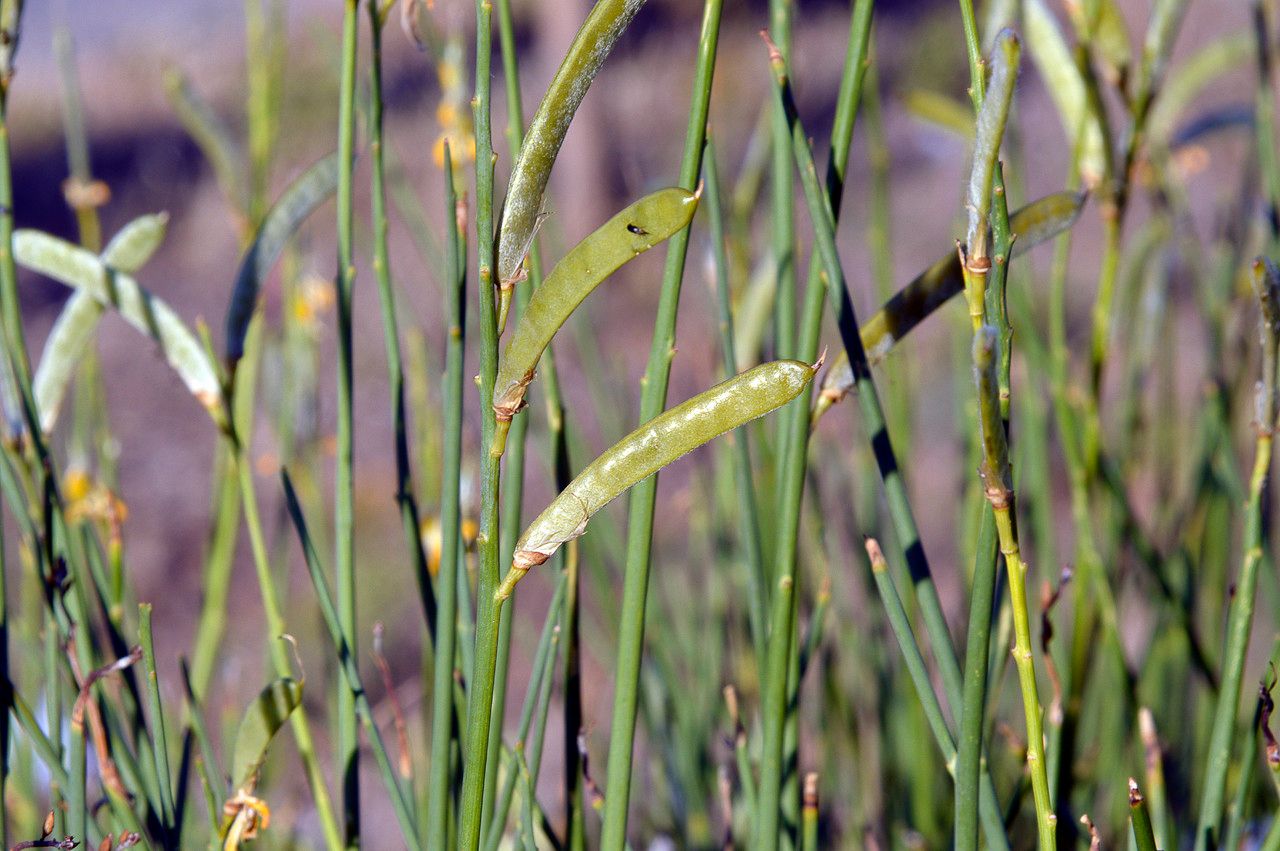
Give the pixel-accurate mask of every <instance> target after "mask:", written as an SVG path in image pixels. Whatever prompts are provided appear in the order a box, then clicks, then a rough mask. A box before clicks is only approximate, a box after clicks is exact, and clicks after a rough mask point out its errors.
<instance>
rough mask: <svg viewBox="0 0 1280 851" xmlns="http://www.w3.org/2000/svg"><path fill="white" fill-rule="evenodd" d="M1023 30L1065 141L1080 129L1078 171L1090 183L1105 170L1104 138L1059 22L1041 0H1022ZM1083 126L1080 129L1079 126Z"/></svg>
mask: <svg viewBox="0 0 1280 851" xmlns="http://www.w3.org/2000/svg"><path fill="white" fill-rule="evenodd" d="M1023 8H1024V34H1025V35H1026V39H1027V47H1028V49H1029V50H1030V51H1031V58H1032V59H1033V60H1034V61H1035V64H1036V69H1037V70H1038V71H1039V72H1040V75H1041V76H1042V77H1044V80H1045V88H1047V89H1048V90H1049V95H1050V97H1052V98H1053V102H1054V104H1055V105H1056V106H1057V107H1058V115H1059V116H1061V118H1062V125H1063V129H1064V130H1065V131H1066V133H1067V143H1068V144H1070V145H1073V146H1074V145H1075V143H1076V139H1077V137H1078V136H1079V135H1080V134H1081V133H1083V134H1084V135H1083V139H1082V140H1081V142H1082V145H1081V148H1080V173H1081V174H1082V175H1083V176H1084V178H1085V185H1087V186H1092V185H1094V184H1095V183H1097V181H1099V180H1101V179H1102V177H1103V175H1104V174H1105V172H1106V162H1107V155H1106V152H1105V150H1104V145H1106V144H1107V143H1106V141H1105V140H1104V139H1103V138H1102V128H1101V126H1100V125H1099V124H1098V118H1097V116H1095V115H1094V114H1093V113H1092V112H1091V111H1090V109H1089V99H1088V95H1087V93H1086V91H1085V85H1084V80H1083V79H1081V77H1080V71H1079V69H1078V68H1077V67H1076V63H1075V60H1073V59H1072V58H1071V49H1070V48H1068V47H1067V42H1066V40H1065V39H1064V38H1063V37H1062V33H1061V32H1060V31H1059V30H1058V22H1057V21H1056V20H1055V19H1054V17H1053V13H1052V12H1050V11H1049V9H1048V8H1046V6H1045V5H1044V3H1043V2H1042V0H1025V3H1024V4H1023ZM1082 127H1083V129H1081V128H1082Z"/></svg>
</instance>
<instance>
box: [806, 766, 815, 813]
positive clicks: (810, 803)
mask: <svg viewBox="0 0 1280 851" xmlns="http://www.w3.org/2000/svg"><path fill="white" fill-rule="evenodd" d="M804 808H805V809H806V810H811V811H816V810H817V809H818V773H817V772H816V771H810V772H809V773H808V774H806V775H805V776H804Z"/></svg>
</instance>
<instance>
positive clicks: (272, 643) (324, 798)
mask: <svg viewBox="0 0 1280 851" xmlns="http://www.w3.org/2000/svg"><path fill="white" fill-rule="evenodd" d="M234 466H235V468H236V473H237V475H238V476H239V479H240V501H241V503H242V504H243V505H244V517H245V524H246V525H247V526H248V528H249V544H250V548H251V549H252V551H253V567H254V571H255V572H256V574H257V578H258V592H259V593H260V594H261V596H262V610H263V614H264V616H265V617H266V621H267V635H268V642H267V644H268V647H269V648H270V653H271V662H272V666H273V667H274V668H275V672H276V675H277V676H281V677H288V676H293V674H294V671H293V664H292V662H291V661H290V659H289V655H288V651H287V650H286V649H285V644H284V642H283V641H279V640H278V638H279V636H282V635H284V634H285V633H286V632H287V631H288V630H287V628H286V627H285V620H284V614H283V613H282V612H281V609H280V601H279V598H278V596H277V594H276V586H275V579H274V577H272V575H271V562H270V559H269V558H268V556H267V545H266V541H265V540H264V538H263V536H262V521H261V519H260V518H259V515H258V495H257V492H256V490H255V489H254V486H253V470H252V469H251V468H250V462H249V459H248V458H247V457H246V452H245V450H244V448H243V447H241V448H240V450H239V451H238V452H237V453H236V457H235V460H234ZM289 726H290V727H291V728H292V729H293V738H294V741H295V743H296V744H297V747H298V757H299V758H300V759H301V760H302V765H303V769H304V771H305V773H306V775H307V785H308V786H309V787H310V789H311V797H312V799H313V800H314V801H315V806H316V814H317V816H318V817H319V819H320V828H321V830H322V832H323V833H324V838H325V845H326V847H327V848H328V849H329V851H337V849H339V848H341V847H342V834H341V833H339V831H338V823H337V820H336V819H335V817H334V813H333V804H332V803H331V802H330V800H329V790H328V788H327V787H326V786H325V779H324V773H323V772H322V771H321V770H320V763H319V760H318V759H317V758H316V750H315V743H314V741H313V740H312V738H311V725H310V723H309V722H308V721H307V713H305V712H294V713H292V714H291V715H290V716H289Z"/></svg>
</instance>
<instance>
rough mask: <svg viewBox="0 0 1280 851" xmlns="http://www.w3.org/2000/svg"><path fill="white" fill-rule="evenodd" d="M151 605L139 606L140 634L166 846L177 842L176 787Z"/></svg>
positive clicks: (152, 745) (163, 837) (152, 747)
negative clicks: (174, 797)
mask: <svg viewBox="0 0 1280 851" xmlns="http://www.w3.org/2000/svg"><path fill="white" fill-rule="evenodd" d="M151 610H152V606H151V604H150V603H143V604H141V605H140V606H138V635H139V638H140V639H141V643H142V658H143V661H144V662H145V664H146V666H147V667H146V676H147V709H148V711H149V713H150V715H151V749H152V751H153V753H154V756H155V761H156V778H157V780H158V781H159V786H160V817H161V819H162V822H161V835H162V840H163V841H164V843H165V845H166V847H168V845H169V843H171V842H172V841H173V838H172V836H173V832H174V828H175V824H174V819H173V813H174V809H173V806H174V801H173V784H172V781H171V779H170V776H171V775H170V772H169V749H168V745H167V737H166V736H165V724H164V709H163V707H162V705H161V703H160V679H159V677H158V675H157V674H156V649H155V642H154V640H153V638H152V635H151Z"/></svg>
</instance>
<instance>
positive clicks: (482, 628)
mask: <svg viewBox="0 0 1280 851" xmlns="http://www.w3.org/2000/svg"><path fill="white" fill-rule="evenodd" d="M492 13H493V7H492V5H491V3H490V2H489V0H477V2H476V76H475V98H474V100H473V101H472V110H473V113H474V119H473V120H474V123H475V133H476V252H477V256H478V269H479V280H478V282H477V284H478V287H479V295H480V301H479V323H480V399H481V400H482V401H481V406H480V407H481V418H480V423H481V428H480V445H481V446H485V447H489V446H493V441H494V434H495V433H496V428H495V422H494V414H493V407H492V405H491V404H490V403H489V400H491V399H492V398H493V385H494V380H495V378H496V376H497V365H498V329H497V325H496V314H495V312H494V287H493V284H494V279H493V268H494V247H493V201H494V199H493V161H494V157H493V136H492V131H491V129H490V116H489V110H490V103H489V91H490V53H491V48H492V23H491V18H492ZM499 461H500V459H499V458H498V457H497V456H495V455H494V454H493V453H492V452H482V453H481V455H480V531H479V534H478V536H477V538H476V549H477V554H478V556H479V565H478V575H479V582H478V585H477V594H476V637H475V670H474V672H473V675H472V679H471V681H470V682H471V693H470V699H469V702H468V707H467V735H466V743H465V747H464V750H463V753H464V766H465V767H464V771H463V776H462V818H461V822H460V825H459V830H458V847H459V848H462V849H468V851H474V849H476V848H478V847H479V845H480V839H481V835H480V834H481V830H482V828H483V824H484V790H485V786H486V780H485V770H486V768H487V766H488V749H489V726H490V720H491V716H490V713H491V711H492V708H493V690H494V675H495V670H496V666H497V652H498V632H499V627H500V623H501V616H502V601H501V600H500V599H497V598H495V596H494V591H495V589H496V588H497V587H498V582H499V571H500V564H499V549H498V547H499V544H500V541H499V527H498V500H499Z"/></svg>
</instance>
